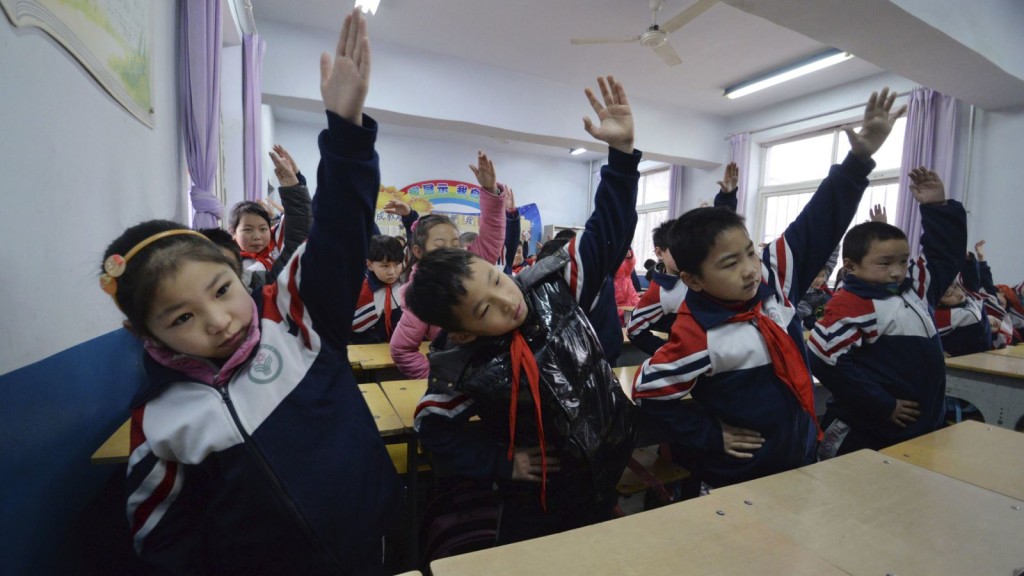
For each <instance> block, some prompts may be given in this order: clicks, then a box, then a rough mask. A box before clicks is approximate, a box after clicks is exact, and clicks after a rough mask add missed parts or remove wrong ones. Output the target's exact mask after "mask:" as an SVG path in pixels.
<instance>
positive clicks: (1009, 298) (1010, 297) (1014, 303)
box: [996, 284, 1024, 314]
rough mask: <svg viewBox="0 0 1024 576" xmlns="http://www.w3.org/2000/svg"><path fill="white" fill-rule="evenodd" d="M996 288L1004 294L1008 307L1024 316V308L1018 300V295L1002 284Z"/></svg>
mask: <svg viewBox="0 0 1024 576" xmlns="http://www.w3.org/2000/svg"><path fill="white" fill-rule="evenodd" d="M996 288H997V289H998V290H999V291H1000V292H1002V293H1003V296H1004V297H1005V298H1006V307H1007V308H1013V309H1014V310H1016V311H1017V313H1018V314H1024V306H1021V304H1020V300H1018V299H1017V294H1016V293H1015V292H1014V291H1013V288H1010V287H1009V286H1007V285H1006V284H1000V285H998V286H996Z"/></svg>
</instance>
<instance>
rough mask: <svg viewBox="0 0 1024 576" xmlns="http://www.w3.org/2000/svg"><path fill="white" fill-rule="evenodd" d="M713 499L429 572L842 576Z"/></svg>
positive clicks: (468, 557) (443, 575)
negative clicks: (719, 511) (723, 509)
mask: <svg viewBox="0 0 1024 576" xmlns="http://www.w3.org/2000/svg"><path fill="white" fill-rule="evenodd" d="M713 496H714V495H712V496H707V497H703V498H696V499H693V500H687V501H685V502H681V503H679V504H673V505H671V506H665V507H663V508H657V509H655V510H650V511H647V512H641V513H639V514H633V515H630V516H626V517H624V518H618V519H616V520H612V521H609V522H604V523H601V524H596V525H593V526H587V527H585V528H580V529H578V530H571V531H569V532H563V533H561V534H556V535H554V536H547V537H544V538H537V539H535V540H529V541H526V542H519V543H517V544H509V545H507V546H501V547H498V548H492V549H489V550H482V551H480V552H472V553H469V554H464V555H461V556H453V557H451V558H444V559H441V560H435V561H434V562H432V563H431V564H430V569H431V571H432V572H433V573H434V576H477V575H479V574H488V575H490V576H512V575H515V576H521V575H524V574H529V575H532V576H545V575H556V576H563V575H568V574H586V575H587V576H621V575H640V574H643V575H648V576H670V575H671V576H676V575H678V574H691V575H692V574H707V575H715V576H733V575H735V576H749V575H750V574H785V575H787V576H801V575H814V576H830V575H840V574H846V572H843V571H842V570H839V569H838V568H836V567H835V566H832V565H830V564H829V563H828V562H826V561H825V560H823V559H821V558H819V557H818V556H817V555H815V554H813V553H812V552H809V551H807V550H805V549H804V548H802V547H801V546H800V545H799V543H797V542H794V541H793V540H792V539H790V538H788V537H786V536H784V535H782V534H780V533H779V532H777V531H775V530H773V529H771V528H770V527H769V526H767V525H766V524H765V523H764V522H762V521H760V520H759V519H757V518H756V517H755V516H754V514H752V513H751V512H750V511H749V510H746V509H744V507H742V504H741V507H738V508H736V509H735V510H734V511H733V510H730V511H729V512H728V513H726V514H725V515H720V514H718V513H717V512H718V510H720V509H721V506H720V504H719V502H718V501H716V500H715V499H714V498H713ZM883 574H884V573H883ZM878 576H881V575H878Z"/></svg>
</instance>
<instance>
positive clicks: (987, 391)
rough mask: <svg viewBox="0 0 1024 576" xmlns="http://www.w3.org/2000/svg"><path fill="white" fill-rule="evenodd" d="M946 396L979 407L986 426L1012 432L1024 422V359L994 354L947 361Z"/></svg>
mask: <svg viewBox="0 0 1024 576" xmlns="http://www.w3.org/2000/svg"><path fill="white" fill-rule="evenodd" d="M946 395H947V396H954V397H956V398H962V399H963V400H967V401H968V402H970V403H971V404H974V405H975V406H977V407H978V410H980V411H981V415H982V417H984V418H985V422H987V423H989V424H995V425H997V426H1002V427H1003V428H1009V429H1011V430H1012V429H1014V427H1016V425H1017V423H1018V422H1020V421H1021V419H1022V418H1024V358H1017V357H1016V356H1012V355H1009V354H994V353H992V352H981V353H979V354H969V355H967V356H957V357H956V358H946Z"/></svg>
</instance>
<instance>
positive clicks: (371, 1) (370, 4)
mask: <svg viewBox="0 0 1024 576" xmlns="http://www.w3.org/2000/svg"><path fill="white" fill-rule="evenodd" d="M379 4H380V0H356V8H359V9H360V10H362V11H363V14H366V13H367V12H369V13H370V14H376V13H377V6H378V5H379Z"/></svg>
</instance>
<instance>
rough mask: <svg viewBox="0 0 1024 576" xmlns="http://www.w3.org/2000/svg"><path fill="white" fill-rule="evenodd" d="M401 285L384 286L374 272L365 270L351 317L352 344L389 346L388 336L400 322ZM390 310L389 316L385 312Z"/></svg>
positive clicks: (402, 291)
mask: <svg viewBox="0 0 1024 576" xmlns="http://www.w3.org/2000/svg"><path fill="white" fill-rule="evenodd" d="M404 292H405V291H404V290H403V289H402V282H401V281H397V282H395V283H393V284H385V283H383V282H381V281H380V279H379V278H377V275H376V274H374V273H373V270H367V271H366V272H365V274H364V278H363V286H362V289H361V290H360V291H359V299H358V300H357V301H356V312H355V314H354V315H353V316H352V343H353V344H379V343H381V342H390V341H391V334H393V333H394V331H395V328H396V327H397V326H398V321H399V320H401V319H402V294H403V293H404ZM388 309H390V310H391V312H390V314H389V313H388V312H387V311H388Z"/></svg>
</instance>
